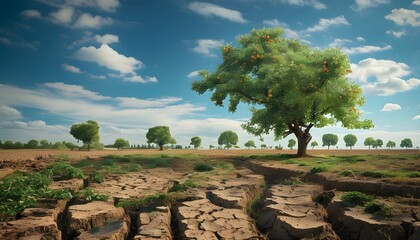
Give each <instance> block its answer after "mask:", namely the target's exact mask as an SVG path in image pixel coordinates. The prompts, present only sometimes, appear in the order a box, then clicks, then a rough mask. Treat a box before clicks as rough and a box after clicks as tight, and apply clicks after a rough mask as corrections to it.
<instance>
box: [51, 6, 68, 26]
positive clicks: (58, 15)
mask: <svg viewBox="0 0 420 240" xmlns="http://www.w3.org/2000/svg"><path fill="white" fill-rule="evenodd" d="M73 14H74V8H72V7H63V8H61V9H59V10H58V11H56V12H52V13H51V14H50V16H51V17H52V21H53V22H54V23H57V24H64V25H66V24H70V23H71V21H72V19H73Z"/></svg>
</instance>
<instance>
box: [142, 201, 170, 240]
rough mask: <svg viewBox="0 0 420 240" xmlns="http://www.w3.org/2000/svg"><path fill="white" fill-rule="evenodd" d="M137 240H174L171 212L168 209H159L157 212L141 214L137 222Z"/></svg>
mask: <svg viewBox="0 0 420 240" xmlns="http://www.w3.org/2000/svg"><path fill="white" fill-rule="evenodd" d="M137 229H138V231H137V234H136V235H135V236H134V239H136V240H146V239H165V240H171V239H172V231H171V212H170V210H169V208H168V207H157V208H156V211H152V212H145V213H140V214H139V218H138V220H137Z"/></svg>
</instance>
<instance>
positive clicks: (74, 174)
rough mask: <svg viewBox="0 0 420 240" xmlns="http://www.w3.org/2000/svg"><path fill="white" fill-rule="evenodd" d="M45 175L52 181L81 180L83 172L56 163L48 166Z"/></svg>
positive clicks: (65, 164) (64, 164)
mask: <svg viewBox="0 0 420 240" xmlns="http://www.w3.org/2000/svg"><path fill="white" fill-rule="evenodd" d="M45 173H46V174H47V175H48V176H51V177H52V178H53V179H54V180H58V181H59V180H68V179H72V178H83V171H82V170H80V169H78V168H75V167H73V166H72V165H70V164H67V163H62V162H57V163H53V164H52V165H50V166H49V167H48V168H47V169H46V170H45Z"/></svg>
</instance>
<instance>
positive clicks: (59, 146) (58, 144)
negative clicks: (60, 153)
mask: <svg viewBox="0 0 420 240" xmlns="http://www.w3.org/2000/svg"><path fill="white" fill-rule="evenodd" d="M52 148H54V149H66V148H67V146H66V145H65V143H64V142H61V141H57V142H55V143H54V144H53V145H52Z"/></svg>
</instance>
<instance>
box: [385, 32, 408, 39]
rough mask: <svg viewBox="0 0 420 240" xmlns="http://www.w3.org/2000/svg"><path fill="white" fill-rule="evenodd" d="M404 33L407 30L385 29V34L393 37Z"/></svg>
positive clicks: (398, 36)
mask: <svg viewBox="0 0 420 240" xmlns="http://www.w3.org/2000/svg"><path fill="white" fill-rule="evenodd" d="M406 33H407V32H406V31H404V30H401V31H393V30H388V31H386V34H389V35H394V37H396V38H400V37H402V36H404V35H405V34H406Z"/></svg>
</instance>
